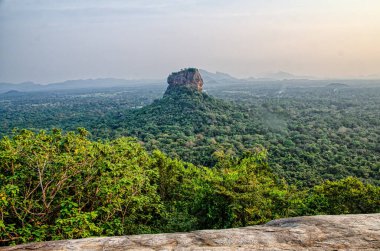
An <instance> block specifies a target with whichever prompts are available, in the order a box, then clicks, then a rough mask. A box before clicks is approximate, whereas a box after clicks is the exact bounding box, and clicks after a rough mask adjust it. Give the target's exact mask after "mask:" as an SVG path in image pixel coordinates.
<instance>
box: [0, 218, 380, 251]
mask: <svg viewBox="0 0 380 251" xmlns="http://www.w3.org/2000/svg"><path fill="white" fill-rule="evenodd" d="M0 250H4V251H5V250H13V251H15V250H42V251H44V250H95V251H96V250H380V214H368V215H340V216H308V217H296V218H288V219H280V220H274V221H271V222H269V223H267V224H265V225H262V226H252V227H245V228H235V229H224V230H202V231H194V232H189V233H174V234H148V235H132V236H121V237H103V238H87V239H79V240H67V241H53V242H42V243H31V244H27V245H20V246H14V247H6V248H2V249H0Z"/></svg>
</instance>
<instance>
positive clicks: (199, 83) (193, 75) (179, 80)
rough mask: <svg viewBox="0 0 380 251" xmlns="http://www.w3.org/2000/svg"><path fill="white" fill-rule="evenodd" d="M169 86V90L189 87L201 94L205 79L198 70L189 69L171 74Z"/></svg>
mask: <svg viewBox="0 0 380 251" xmlns="http://www.w3.org/2000/svg"><path fill="white" fill-rule="evenodd" d="M168 84H169V86H168V90H170V89H173V88H177V87H188V88H192V89H194V90H197V91H199V92H201V91H202V88H203V79H202V76H201V74H200V73H199V70H198V69H196V68H188V69H184V70H181V71H179V72H173V73H172V74H170V75H169V77H168Z"/></svg>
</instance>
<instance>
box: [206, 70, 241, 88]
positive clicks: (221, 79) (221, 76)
mask: <svg viewBox="0 0 380 251" xmlns="http://www.w3.org/2000/svg"><path fill="white" fill-rule="evenodd" d="M199 72H200V73H201V75H202V78H203V81H204V82H205V83H207V84H211V85H212V84H221V83H236V82H244V80H242V79H238V78H235V77H233V76H231V75H229V74H227V73H223V72H216V73H212V72H209V71H206V70H202V69H200V70H199Z"/></svg>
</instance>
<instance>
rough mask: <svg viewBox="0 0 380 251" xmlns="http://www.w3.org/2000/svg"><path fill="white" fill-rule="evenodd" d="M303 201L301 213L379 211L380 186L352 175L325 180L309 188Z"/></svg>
mask: <svg viewBox="0 0 380 251" xmlns="http://www.w3.org/2000/svg"><path fill="white" fill-rule="evenodd" d="M305 203H306V210H305V211H304V212H302V214H311V215H313V214H348V213H351V214H360V213H379V212H380V187H376V186H373V185H371V184H364V183H362V182H361V181H360V180H359V179H358V178H354V177H348V178H346V179H343V180H339V181H326V182H324V183H322V184H321V185H317V186H315V187H314V188H313V189H312V190H311V192H310V194H309V195H308V197H307V198H306V199H305Z"/></svg>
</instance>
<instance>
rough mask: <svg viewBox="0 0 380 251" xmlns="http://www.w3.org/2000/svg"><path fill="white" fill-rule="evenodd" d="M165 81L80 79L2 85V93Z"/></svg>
mask: <svg viewBox="0 0 380 251" xmlns="http://www.w3.org/2000/svg"><path fill="white" fill-rule="evenodd" d="M162 83H164V80H144V79H139V80H126V79H117V78H99V79H78V80H67V81H64V82H58V83H51V84H46V85H41V84H36V83H33V82H24V83H20V84H11V83H0V93H6V92H9V91H12V90H14V91H22V92H30V91H56V90H75V89H96V88H109V87H127V86H128V87H132V86H133V87H135V86H142V85H152V84H162Z"/></svg>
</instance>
